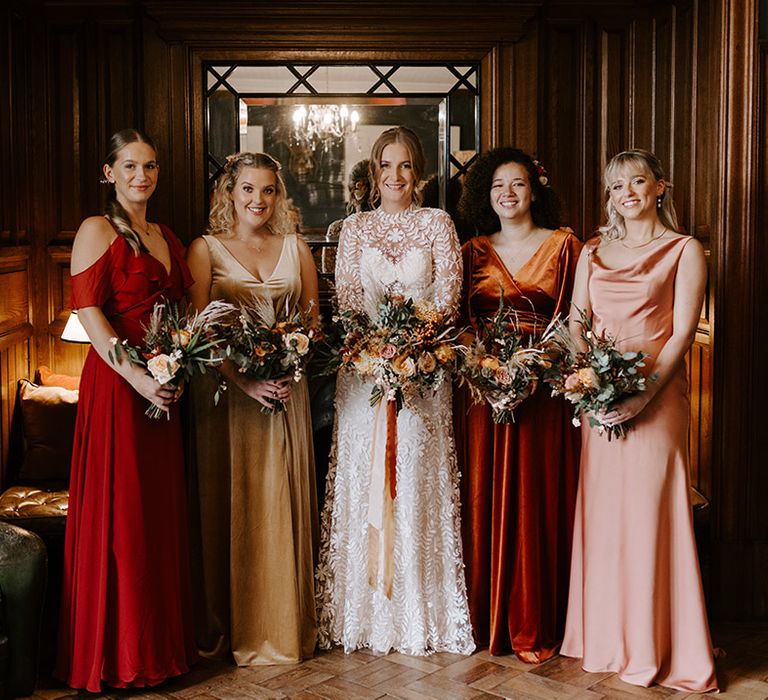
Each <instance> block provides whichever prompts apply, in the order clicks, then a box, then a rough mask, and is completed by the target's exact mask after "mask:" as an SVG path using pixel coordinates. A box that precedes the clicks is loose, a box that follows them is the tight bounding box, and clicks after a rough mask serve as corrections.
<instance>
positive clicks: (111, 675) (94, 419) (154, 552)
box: [56, 129, 196, 692]
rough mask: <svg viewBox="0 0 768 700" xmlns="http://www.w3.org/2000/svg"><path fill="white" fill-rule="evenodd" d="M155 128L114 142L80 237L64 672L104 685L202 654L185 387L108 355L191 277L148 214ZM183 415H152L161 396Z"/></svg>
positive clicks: (138, 683)
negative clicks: (103, 185)
mask: <svg viewBox="0 0 768 700" xmlns="http://www.w3.org/2000/svg"><path fill="white" fill-rule="evenodd" d="M158 170H159V168H158V164H157V160H156V149H155V147H154V145H153V143H152V141H151V140H150V139H149V138H147V137H146V136H145V135H143V134H141V133H140V132H138V131H135V130H133V129H126V130H124V131H120V132H118V133H116V134H115V135H114V136H113V137H112V139H111V140H110V144H109V155H108V157H107V159H106V164H105V165H104V176H105V178H106V181H107V182H108V183H110V184H111V185H112V186H111V187H110V195H109V200H108V204H107V208H106V212H105V215H104V216H94V217H90V218H88V219H86V220H85V221H84V222H83V223H82V224H81V226H80V229H79V230H78V232H77V235H76V237H75V241H74V246H73V248H72V307H73V308H75V309H77V310H78V317H79V319H80V320H81V322H82V324H83V326H84V327H85V330H86V331H87V332H88V336H89V337H90V339H91V344H92V347H91V350H90V352H89V353H88V357H87V359H86V361H85V366H84V367H83V373H82V378H81V381H80V399H79V403H78V414H77V427H76V430H75V442H74V450H73V455H72V474H71V481H70V491H69V515H68V518H67V534H66V545H65V561H64V585H63V595H62V608H61V609H62V613H61V621H60V631H59V654H58V663H57V668H56V675H57V677H59V678H60V679H62V680H63V681H65V682H66V683H67V684H68V685H70V686H71V687H73V688H85V689H87V690H89V691H92V692H99V691H100V690H101V689H102V684H104V685H107V686H111V687H114V688H128V687H142V686H151V685H156V684H157V683H160V682H162V681H163V680H165V679H167V678H170V677H173V676H177V675H179V674H182V673H185V672H186V671H187V670H188V669H189V666H190V664H191V663H193V662H194V661H195V660H196V651H195V642H194V629H193V624H192V606H191V594H190V579H189V572H188V569H189V561H188V560H189V552H188V546H187V529H186V528H187V519H186V518H187V516H186V503H185V495H184V494H185V486H184V463H183V456H182V455H183V452H182V441H181V430H180V423H179V411H178V408H177V407H176V406H175V405H174V402H175V401H176V400H177V399H178V394H179V392H176V391H174V389H173V388H171V387H168V386H161V385H159V384H158V383H157V382H156V381H155V380H154V379H152V378H151V377H150V376H149V375H148V374H147V373H146V372H145V371H144V369H142V368H140V367H138V366H136V365H132V364H130V363H129V362H127V361H123V362H120V363H119V364H117V365H115V364H112V363H111V362H110V361H109V359H108V352H109V350H110V348H111V344H110V339H111V338H114V337H117V338H119V339H126V340H128V342H129V343H131V344H139V343H140V342H141V340H142V337H143V330H142V323H146V322H147V321H148V319H149V315H150V313H151V311H152V308H153V306H154V304H155V302H156V301H158V300H159V299H162V298H165V299H169V300H177V299H180V298H181V297H182V296H183V294H184V289H185V288H186V287H188V286H189V285H190V284H191V282H192V279H191V276H190V274H189V270H188V268H187V266H186V263H185V261H184V251H183V249H182V246H181V244H180V243H179V241H178V240H177V238H176V237H175V236H174V234H173V233H172V232H171V231H170V230H169V229H168V228H166V227H165V226H162V225H160V224H154V223H149V222H147V219H146V210H147V201H148V200H149V198H150V196H151V195H152V193H153V192H154V190H155V186H156V184H157V175H158ZM150 401H151V402H152V403H154V404H155V405H157V406H159V407H160V408H163V409H165V410H166V411H167V412H168V417H169V420H167V421H166V420H152V419H150V418H147V417H146V416H145V415H144V411H145V409H146V408H147V405H148V402H150Z"/></svg>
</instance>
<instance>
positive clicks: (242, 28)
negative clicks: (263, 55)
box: [141, 0, 544, 49]
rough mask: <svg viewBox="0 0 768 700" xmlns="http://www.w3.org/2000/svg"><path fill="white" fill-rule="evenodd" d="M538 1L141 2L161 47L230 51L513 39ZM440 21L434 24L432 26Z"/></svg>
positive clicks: (192, 0)
mask: <svg viewBox="0 0 768 700" xmlns="http://www.w3.org/2000/svg"><path fill="white" fill-rule="evenodd" d="M543 4H544V3H543V0H521V1H517V0H515V1H514V2H513V1H512V0H497V1H495V2H493V1H491V0H476V1H475V2H473V3H469V2H466V3H465V2H462V3H458V2H457V3H451V2H441V1H439V0H422V1H421V2H418V1H416V2H409V1H408V0H391V1H390V2H386V3H382V2H377V1H376V0H357V1H356V2H344V1H339V0H336V1H331V2H312V1H307V0H305V1H304V2H283V3H271V4H270V5H269V6H268V7H265V6H264V4H263V3H253V2H242V1H239V2H238V1H237V0H234V1H233V0H223V1H222V2H217V3H215V4H211V3H209V2H208V1H207V0H187V2H184V3H170V2H156V1H154V0H145V1H144V2H142V3H141V5H142V8H143V10H144V12H145V13H146V14H147V16H149V17H151V18H152V19H153V20H154V21H155V22H157V25H158V29H159V32H160V33H161V35H162V36H163V38H164V39H165V40H167V41H182V42H187V43H194V44H196V45H203V44H207V45H219V46H222V45H224V44H226V45H227V46H231V47H247V46H251V47H253V46H262V45H271V46H274V47H276V48H277V47H282V48H286V47H287V48H290V47H296V46H322V47H324V48H344V47H348V48H353V49H354V48H359V47H364V46H377V47H382V48H386V47H390V46H392V45H393V43H396V44H397V45H398V46H403V45H404V44H407V43H409V42H410V43H416V44H417V45H419V46H425V47H428V46H443V45H445V44H446V43H447V42H449V41H450V42H452V43H456V42H462V43H464V44H465V45H467V44H471V43H473V42H477V41H480V42H487V41H514V40H516V39H518V38H520V36H521V35H522V32H523V27H524V26H525V24H526V22H528V21H529V20H530V19H531V18H532V17H533V16H534V15H535V14H536V12H537V11H538V10H539V8H540V7H541V6H542V5H543ZM438 17H439V21H435V20H436V18H438Z"/></svg>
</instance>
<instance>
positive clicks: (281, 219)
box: [207, 152, 297, 236]
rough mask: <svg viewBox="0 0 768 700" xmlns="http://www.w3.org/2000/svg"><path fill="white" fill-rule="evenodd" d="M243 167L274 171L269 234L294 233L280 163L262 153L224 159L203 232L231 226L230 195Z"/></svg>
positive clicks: (236, 155) (232, 207)
mask: <svg viewBox="0 0 768 700" xmlns="http://www.w3.org/2000/svg"><path fill="white" fill-rule="evenodd" d="M245 168H258V169H260V170H269V171H271V172H273V173H274V174H275V192H276V194H277V199H276V201H275V211H274V213H273V214H272V217H271V218H270V220H269V221H268V222H267V228H269V230H270V231H271V232H272V233H275V234H277V235H279V236H285V235H287V234H289V233H295V232H296V223H297V222H296V215H295V214H293V213H292V212H291V206H290V202H289V200H288V196H287V193H286V191H285V182H284V181H283V178H282V176H281V175H280V163H279V162H278V161H277V160H275V159H274V158H273V157H272V156H270V155H267V154H266V153H247V152H243V153H236V154H234V155H231V156H229V157H228V158H227V162H226V164H225V165H224V170H223V172H222V173H221V175H219V178H218V180H217V181H216V186H215V187H214V189H213V194H212V195H211V213H210V214H209V215H208V230H207V233H209V234H211V235H213V234H216V233H229V232H231V231H232V230H233V229H234V228H235V204H234V202H233V201H232V197H231V196H230V195H231V194H232V192H233V191H234V189H235V185H236V184H237V179H238V178H239V177H240V174H241V173H242V172H243V170H244V169H245Z"/></svg>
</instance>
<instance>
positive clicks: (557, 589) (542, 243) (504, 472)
mask: <svg viewBox="0 0 768 700" xmlns="http://www.w3.org/2000/svg"><path fill="white" fill-rule="evenodd" d="M460 207H461V210H462V213H463V215H464V218H465V219H466V220H467V221H474V222H475V226H476V227H477V229H478V231H479V232H480V233H481V234H486V235H478V236H475V237H474V238H472V239H471V240H469V241H468V242H467V243H465V244H464V247H463V249H462V250H463V255H464V291H463V295H462V304H461V312H462V314H463V315H464V319H463V320H464V321H465V323H468V324H470V325H471V326H473V327H474V328H475V329H477V328H478V326H479V320H480V319H481V318H483V317H485V318H488V317H490V316H493V314H494V313H495V312H496V310H497V309H498V308H499V295H500V294H503V298H504V303H505V305H506V306H507V307H508V308H509V307H512V308H514V309H515V311H516V313H517V317H518V320H519V323H520V325H521V326H522V328H523V329H524V330H525V331H526V332H527V333H530V334H535V333H541V332H542V331H543V330H544V329H545V328H546V326H547V325H548V324H549V322H550V321H551V320H552V318H554V317H556V316H560V315H565V314H567V313H568V308H569V303H570V297H571V289H572V285H573V277H574V271H575V268H576V261H577V259H578V256H579V252H580V250H581V243H580V242H579V240H578V239H577V238H576V237H575V236H574V235H573V233H572V232H571V230H570V229H567V228H558V224H559V207H558V205H557V200H556V198H555V196H554V194H553V193H552V191H551V190H550V188H549V187H548V186H547V182H546V178H545V174H544V172H543V169H541V170H540V168H539V166H538V165H537V164H535V163H534V162H533V160H532V159H531V157H530V156H528V155H527V154H525V153H524V152H522V151H520V150H518V149H513V148H497V149H495V150H493V151H490V152H489V153H487V154H485V155H483V156H482V157H481V158H480V159H479V160H478V162H477V163H476V164H475V165H474V166H473V167H472V169H471V170H470V172H469V173H468V175H467V178H466V181H465V188H464V193H463V195H462V199H461V204H460ZM458 393H459V397H458V399H459V403H458V406H457V408H456V411H455V416H456V418H455V420H456V437H457V444H458V453H459V459H460V467H461V472H462V529H463V537H464V559H465V565H466V576H467V587H468V589H469V602H470V613H471V617H472V625H473V629H474V633H475V638H476V641H477V643H478V644H479V645H483V646H485V645H487V646H488V647H489V651H490V653H491V654H503V653H505V652H510V651H513V652H514V653H515V654H517V656H518V657H519V658H520V659H521V660H523V661H525V662H528V663H539V662H541V661H544V660H545V659H548V658H550V657H551V656H552V655H553V654H555V653H556V652H557V650H558V647H559V645H560V641H561V640H562V637H563V628H564V625H565V612H566V605H567V596H568V572H569V567H570V549H571V533H572V526H573V509H574V502H575V500H576V484H577V478H578V454H579V435H578V431H577V430H575V429H574V428H573V426H572V424H571V416H570V412H569V409H568V408H567V407H566V404H565V402H564V401H562V400H561V399H553V398H552V397H551V396H550V395H549V392H548V391H547V390H546V388H543V387H540V388H539V389H538V391H535V392H534V393H533V394H532V395H531V396H530V397H529V398H527V399H526V400H525V401H523V402H522V403H521V404H520V405H519V406H518V407H517V408H516V409H515V421H514V422H513V423H510V424H506V425H505V424H499V425H496V424H494V422H493V420H492V418H491V412H490V408H489V406H488V405H487V404H479V405H471V399H470V397H469V394H468V392H466V391H463V390H459V392H458Z"/></svg>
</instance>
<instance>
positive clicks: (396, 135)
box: [368, 126, 426, 207]
mask: <svg viewBox="0 0 768 700" xmlns="http://www.w3.org/2000/svg"><path fill="white" fill-rule="evenodd" d="M393 143H399V144H401V145H403V146H405V148H406V150H407V151H408V155H409V156H410V159H411V168H412V169H413V178H414V187H413V193H412V194H411V200H412V202H413V203H414V204H415V205H416V206H419V205H420V204H421V201H422V194H421V188H420V187H419V183H420V182H421V179H422V176H423V175H424V168H425V167H426V160H425V158H424V149H423V148H422V147H421V141H419V137H418V136H416V134H415V133H414V132H413V131H411V130H410V129H409V128H408V127H407V126H396V127H394V128H392V129H387V130H386V131H383V132H382V133H381V134H379V138H377V139H376V141H375V142H374V144H373V148H371V157H370V161H369V163H368V170H369V173H370V178H369V179H370V181H371V194H370V196H369V201H370V203H371V206H372V207H375V206H376V205H377V204H378V203H379V199H380V198H381V193H380V192H379V174H380V173H381V155H382V153H384V149H385V148H386V147H387V146H389V145H391V144H393Z"/></svg>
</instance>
